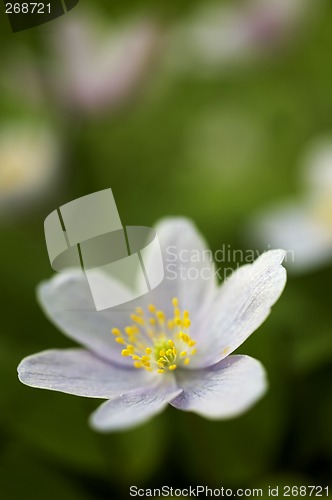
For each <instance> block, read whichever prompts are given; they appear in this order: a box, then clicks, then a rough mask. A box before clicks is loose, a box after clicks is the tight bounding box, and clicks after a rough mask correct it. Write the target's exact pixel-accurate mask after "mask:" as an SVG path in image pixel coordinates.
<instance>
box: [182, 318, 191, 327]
mask: <svg viewBox="0 0 332 500" xmlns="http://www.w3.org/2000/svg"><path fill="white" fill-rule="evenodd" d="M183 324H184V326H185V327H186V328H189V327H190V325H191V322H190V319H185V320H184V321H183Z"/></svg>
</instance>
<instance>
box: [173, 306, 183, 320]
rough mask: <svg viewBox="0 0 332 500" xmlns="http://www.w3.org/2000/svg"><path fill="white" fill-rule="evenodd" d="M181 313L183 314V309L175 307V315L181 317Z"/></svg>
mask: <svg viewBox="0 0 332 500" xmlns="http://www.w3.org/2000/svg"><path fill="white" fill-rule="evenodd" d="M180 315H181V311H180V309H178V308H176V309H174V316H175V317H176V318H179V317H180Z"/></svg>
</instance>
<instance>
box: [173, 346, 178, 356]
mask: <svg viewBox="0 0 332 500" xmlns="http://www.w3.org/2000/svg"><path fill="white" fill-rule="evenodd" d="M177 352H178V351H177V349H176V347H173V354H174V356H176V354H177Z"/></svg>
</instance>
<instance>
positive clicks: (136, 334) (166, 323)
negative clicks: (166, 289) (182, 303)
mask: <svg viewBox="0 0 332 500" xmlns="http://www.w3.org/2000/svg"><path fill="white" fill-rule="evenodd" d="M172 304H173V317H172V318H166V315H165V313H164V312H163V311H160V310H157V308H156V307H155V306H154V305H153V304H150V305H149V306H148V311H149V313H148V314H145V312H144V311H143V309H142V308H140V307H138V308H136V310H135V313H134V314H131V315H130V319H131V320H132V321H133V324H132V325H130V326H126V328H125V329H124V331H121V330H119V329H118V328H113V329H112V333H113V335H115V342H117V343H118V344H123V345H124V346H125V348H124V349H123V350H122V356H124V357H129V356H130V357H131V359H132V360H133V364H134V367H135V368H143V369H145V370H147V371H157V372H158V373H165V372H166V371H173V370H176V368H177V367H178V366H181V365H182V366H188V365H189V363H190V357H191V356H193V355H194V354H196V348H195V347H194V346H195V344H196V342H195V340H193V339H192V338H191V337H190V335H189V327H190V319H189V312H188V311H183V312H182V311H181V309H180V308H179V301H178V299H177V298H174V299H172Z"/></svg>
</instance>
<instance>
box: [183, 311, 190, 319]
mask: <svg viewBox="0 0 332 500" xmlns="http://www.w3.org/2000/svg"><path fill="white" fill-rule="evenodd" d="M183 317H184V319H188V318H189V311H183Z"/></svg>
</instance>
